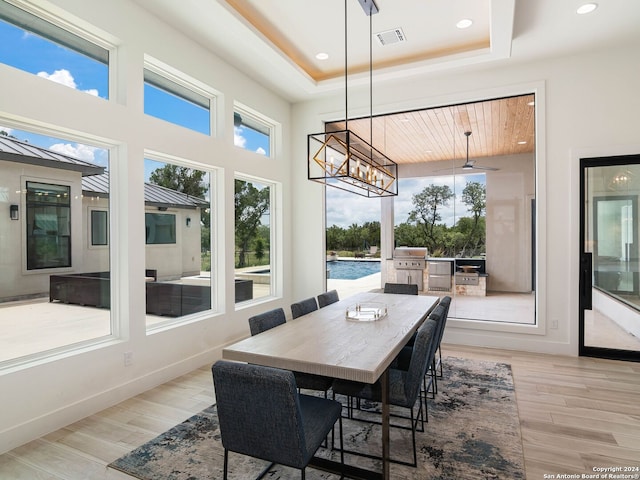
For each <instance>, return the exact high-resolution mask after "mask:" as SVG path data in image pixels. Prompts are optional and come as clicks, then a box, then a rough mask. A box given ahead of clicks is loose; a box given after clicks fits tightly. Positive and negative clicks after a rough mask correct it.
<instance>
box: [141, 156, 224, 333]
mask: <svg viewBox="0 0 640 480" xmlns="http://www.w3.org/2000/svg"><path fill="white" fill-rule="evenodd" d="M185 163H187V162H186V161H185ZM144 167H145V168H144V170H145V178H146V181H145V185H144V201H145V202H144V209H145V228H146V243H147V246H146V248H145V266H146V269H147V277H149V278H148V279H147V282H146V284H145V291H146V313H147V317H146V320H147V327H148V328H149V329H153V328H155V327H161V326H164V325H166V324H168V323H170V324H173V323H177V322H179V321H180V318H181V317H184V316H187V315H190V314H195V313H198V312H203V311H206V310H210V309H211V307H212V294H211V285H212V281H211V279H212V275H213V273H214V271H215V269H213V268H211V264H212V260H211V225H212V222H211V201H210V195H211V191H210V177H211V173H210V172H208V171H206V170H201V169H199V168H193V167H192V166H186V165H178V164H175V163H169V162H161V161H158V160H155V159H154V160H152V159H149V158H147V159H145V162H144ZM176 319H177V320H176Z"/></svg>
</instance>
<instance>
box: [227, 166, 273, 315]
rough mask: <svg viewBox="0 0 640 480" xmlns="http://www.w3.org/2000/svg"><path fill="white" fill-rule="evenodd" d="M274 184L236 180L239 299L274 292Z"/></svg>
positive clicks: (236, 276) (238, 300)
mask: <svg viewBox="0 0 640 480" xmlns="http://www.w3.org/2000/svg"><path fill="white" fill-rule="evenodd" d="M271 196H272V188H271V186H269V185H267V184H265V183H262V182H260V183H259V182H256V181H253V180H249V179H242V178H236V180H235V220H236V222H235V225H236V235H235V237H236V252H235V267H236V271H235V294H236V295H235V300H236V303H238V302H244V301H248V300H253V299H256V298H260V297H265V296H269V295H272V293H273V292H272V290H273V289H272V284H273V282H272V278H273V275H272V273H273V269H272V267H273V263H272V258H271V257H272V255H271V252H272V242H271V234H272V229H271V215H270V213H271Z"/></svg>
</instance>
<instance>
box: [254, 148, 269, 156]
mask: <svg viewBox="0 0 640 480" xmlns="http://www.w3.org/2000/svg"><path fill="white" fill-rule="evenodd" d="M256 153H259V154H260V155H266V154H267V151H266V150H265V149H264V148H262V147H258V148H257V149H256Z"/></svg>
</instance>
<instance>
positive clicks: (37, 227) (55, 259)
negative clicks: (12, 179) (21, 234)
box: [27, 182, 71, 270]
mask: <svg viewBox="0 0 640 480" xmlns="http://www.w3.org/2000/svg"><path fill="white" fill-rule="evenodd" d="M69 190H70V189H69V187H68V186H64V185H48V184H45V183H36V182H27V270H35V269H40V268H59V267H70V266H71V203H70V200H69V198H70V195H69Z"/></svg>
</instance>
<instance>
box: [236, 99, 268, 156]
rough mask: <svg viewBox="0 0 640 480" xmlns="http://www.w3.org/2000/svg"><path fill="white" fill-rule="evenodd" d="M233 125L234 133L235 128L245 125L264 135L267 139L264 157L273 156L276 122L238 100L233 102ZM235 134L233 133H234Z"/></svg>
mask: <svg viewBox="0 0 640 480" xmlns="http://www.w3.org/2000/svg"><path fill="white" fill-rule="evenodd" d="M233 127H234V133H235V130H236V128H239V127H245V128H248V129H250V130H252V131H253V132H257V133H260V134H262V135H265V136H266V137H267V139H268V140H269V150H268V151H267V152H265V153H264V157H266V158H273V157H274V155H275V136H276V130H277V123H276V122H275V121H273V120H271V119H270V118H268V117H267V116H265V115H262V114H261V113H259V112H258V111H256V110H254V109H252V108H250V107H247V106H245V105H242V104H240V103H238V102H234V104H233ZM234 136H235V135H234ZM236 147H238V148H241V149H243V150H246V151H248V152H252V153H255V154H257V155H260V153H258V152H256V151H254V150H250V149H248V148H245V147H241V146H238V145H236Z"/></svg>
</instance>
